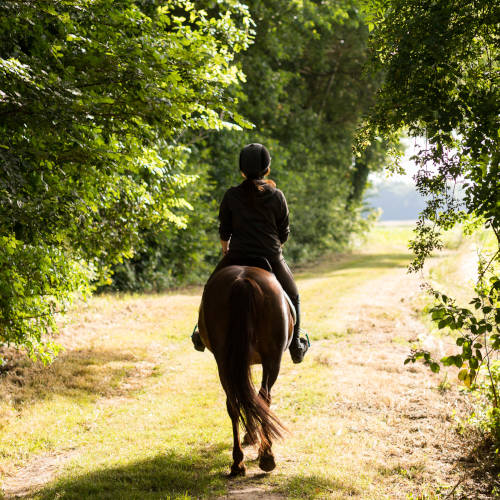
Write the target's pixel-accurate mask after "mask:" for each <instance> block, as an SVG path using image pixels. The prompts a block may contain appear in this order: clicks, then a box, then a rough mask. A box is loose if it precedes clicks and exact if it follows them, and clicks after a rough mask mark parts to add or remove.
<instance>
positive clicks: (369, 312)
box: [2, 267, 487, 500]
mask: <svg viewBox="0 0 500 500" xmlns="http://www.w3.org/2000/svg"><path fill="white" fill-rule="evenodd" d="M330 279H331V278H330ZM322 280H324V283H323V282H322ZM312 286H314V287H316V288H318V289H319V290H323V294H324V295H326V296H327V295H328V288H327V287H328V286H331V284H330V283H329V282H328V281H327V278H326V277H325V278H322V277H321V276H320V277H316V278H315V279H314V283H313V282H312V281H311V282H308V280H304V281H303V282H302V283H301V290H302V291H304V294H305V295H307V291H308V287H312ZM322 287H323V288H322ZM420 293H421V292H420V288H419V278H418V277H416V276H414V275H408V274H407V273H406V269H405V268H404V267H394V269H391V270H390V271H389V272H385V273H384V274H383V275H382V276H379V277H377V278H375V279H368V280H362V281H360V282H359V283H358V284H357V285H356V286H355V287H354V288H353V289H351V290H350V291H349V293H347V294H345V295H341V296H340V298H339V299H338V300H337V299H336V301H335V304H334V306H324V314H325V315H328V314H330V313H329V312H328V311H330V310H331V309H332V308H333V309H334V310H335V326H334V328H335V331H341V330H342V331H345V332H347V333H346V334H344V335H338V336H333V337H332V338H327V339H324V340H317V341H315V342H314V343H313V345H312V348H311V350H310V353H309V354H308V358H307V361H306V362H304V363H303V365H293V364H291V362H288V360H287V362H286V363H284V366H283V369H282V372H281V374H280V378H279V380H278V383H277V385H276V389H275V396H274V400H273V401H274V405H275V411H276V413H277V414H278V415H279V416H280V417H281V418H282V419H283V420H284V421H285V423H286V425H287V426H288V427H289V428H290V430H291V435H290V436H288V437H287V438H286V439H285V440H284V441H283V442H281V443H276V445H275V450H276V455H277V457H278V468H277V470H276V472H275V473H273V474H271V475H269V474H262V473H261V472H260V471H259V470H258V468H257V466H256V464H255V461H254V458H255V451H253V450H247V455H248V458H247V463H248V465H249V470H248V475H247V477H245V478H241V479H237V480H233V481H231V482H229V483H227V482H226V481H225V480H224V485H227V488H228V492H227V494H226V495H224V496H222V497H220V496H218V498H245V499H248V498H267V499H269V500H273V499H280V498H291V497H310V498H363V499H364V498H367V499H368V498H373V499H378V498H389V499H399V498H401V499H406V498H414V499H416V498H422V499H424V498H429V499H431V498H444V497H445V495H446V494H448V493H449V492H450V491H451V489H452V488H453V486H455V485H456V484H457V483H458V482H460V481H461V480H462V479H463V478H462V472H461V470H462V469H461V467H460V464H461V463H462V462H460V461H461V460H462V461H463V459H464V449H463V441H462V440H461V438H460V436H459V435H458V434H457V432H456V424H455V419H456V418H457V415H460V414H461V413H462V412H463V409H464V405H465V402H464V400H463V399H462V398H461V397H460V396H459V394H458V392H457V390H456V387H454V386H453V385H451V386H449V385H448V384H446V383H443V374H440V375H434V374H431V373H430V371H429V370H427V369H426V368H424V367H422V366H420V365H410V366H404V364H403V362H404V359H405V358H406V357H407V355H408V352H409V348H410V344H409V342H410V341H414V340H416V339H419V340H420V341H421V342H422V343H423V345H424V346H425V347H426V348H428V349H430V350H432V351H433V352H435V353H436V354H437V355H442V354H443V348H444V346H443V344H442V341H440V340H436V338H435V337H432V336H430V335H428V333H427V331H426V328H425V326H424V325H423V324H422V323H421V322H420V321H419V319H418V315H417V314H416V312H415V303H416V301H417V298H418V296H419V295H420ZM326 298H328V297H326ZM162 300H164V302H163V303H162V304H163V305H161V304H160V305H161V307H162V308H164V307H165V304H166V303H167V302H168V301H169V300H170V299H169V298H168V297H166V298H165V299H162ZM176 300H177V299H176ZM179 300H180V299H179ZM182 300H185V301H188V300H189V301H192V303H193V304H196V303H197V301H198V298H197V297H196V296H194V297H192V298H189V297H188V298H184V299H182ZM332 300H333V299H332ZM170 302H171V300H170ZM170 302H168V303H170ZM327 302H328V301H327ZM190 303H191V302H190ZM141 305H142V307H143V308H145V309H147V310H148V311H151V310H152V309H153V305H152V304H150V306H149V307H146V306H145V305H144V304H142V303H141ZM127 307H132V306H127ZM116 314H117V317H119V316H120V314H121V313H120V311H117V313H116ZM150 314H153V313H150ZM332 314H333V313H332ZM110 322H112V320H110ZM118 326H119V325H118ZM332 328H333V327H332ZM182 345H183V346H184V342H183V344H182ZM160 347H161V346H160ZM162 349H163V351H161V355H162V356H167V355H168V354H165V353H166V352H167V350H166V349H167V348H166V347H163V348H162ZM183 349H184V347H183ZM174 354H175V356H174ZM174 354H172V356H173V358H172V359H174V358H175V359H176V361H177V364H176V365H172V364H169V365H168V368H167V369H166V370H165V372H164V373H163V375H162V376H161V377H160V378H159V379H158V381H157V382H155V384H156V385H155V386H152V387H153V389H154V390H152V393H151V395H150V400H149V401H150V403H151V404H152V401H153V398H155V397H156V395H155V392H154V391H155V390H157V391H159V390H160V388H161V387H163V386H168V390H169V393H168V394H169V395H171V394H174V396H175V397H176V398H186V400H187V401H190V398H191V397H192V396H191V395H190V393H187V394H186V389H185V388H186V387H187V384H188V381H192V379H193V377H194V375H193V374H192V373H198V372H199V371H200V369H198V368H196V367H197V366H198V365H199V364H200V363H204V364H203V365H202V366H203V367H204V366H205V365H206V364H207V363H212V361H211V360H210V359H209V355H208V354H206V353H205V354H204V355H200V354H199V353H195V352H193V351H191V350H190V349H189V348H187V347H186V349H185V350H184V351H179V352H178V353H174ZM156 356H158V353H156ZM201 356H204V357H201ZM151 359H152V358H148V360H141V359H137V360H136V361H135V362H134V364H138V365H140V366H143V365H144V366H146V365H147V370H146V371H147V375H148V374H151V373H153V372H154V371H155V366H156V365H155V364H154V363H151ZM153 361H154V360H153ZM148 363H149V364H148ZM176 366H179V367H182V366H191V367H194V372H191V374H189V373H186V374H183V371H182V370H181V369H180V368H176ZM203 369H206V368H203ZM167 370H171V371H167ZM179 370H180V371H179ZM136 372H137V370H135V371H133V374H134V373H135V375H132V376H131V377H129V379H127V380H125V381H123V382H122V383H121V386H122V388H123V389H124V390H125V392H124V393H123V394H122V393H121V392H120V391H118V392H119V397H117V396H116V394H113V395H108V396H106V395H104V396H102V397H101V399H100V401H101V402H100V403H99V408H100V410H99V411H101V410H102V408H105V407H107V406H112V405H114V406H116V407H119V406H120V405H121V404H123V405H128V407H131V404H132V403H131V401H132V399H130V398H132V396H127V394H126V389H127V384H128V385H129V386H130V385H131V386H132V388H133V389H134V390H137V387H138V386H140V385H141V384H142V383H143V382H142V380H143V379H142V378H141V377H138V376H137V375H136ZM147 375H145V378H144V380H146V379H147ZM174 375H175V378H173V377H174ZM183 377H184V378H183ZM453 378H454V376H453V375H450V376H449V377H448V379H449V380H452V379H453ZM440 382H441V389H439V388H438V387H439V385H440ZM210 383H211V384H212V386H213V388H214V389H213V390H214V391H217V394H219V393H220V387H219V386H218V382H217V380H216V378H215V377H214V378H213V381H212V382H210ZM155 388H156V389H155ZM191 390H192V391H193V390H194V391H195V390H196V388H195V389H191ZM162 394H166V393H162ZM177 394H178V396H177ZM134 397H135V396H134ZM172 397H173V396H172ZM127 398H128V399H127ZM217 398H218V399H217V401H218V402H219V403H217V405H218V406H217V405H216V406H215V407H214V406H213V405H214V403H213V402H209V403H207V404H208V405H209V406H210V411H211V412H216V413H217V415H218V414H219V413H222V412H223V407H222V405H221V404H220V403H222V401H223V400H222V399H221V396H220V395H217ZM176 401H177V399H172V403H171V404H174V403H175V402H176ZM175 404H177V405H178V406H179V405H180V404H181V403H175ZM187 404H190V405H191V403H190V402H189V403H187ZM192 404H200V403H192ZM201 404H204V403H203V402H202V403H201ZM140 406H141V408H142V406H143V404H142V403H141V404H140ZM134 408H135V407H131V408H130V410H127V411H130V412H133V411H135V410H134ZM103 411H105V410H103ZM137 411H139V410H137ZM207 411H208V410H207ZM207 415H209V414H208V413H207ZM210 415H211V414H210ZM96 418H97V417H96ZM186 418H187V417H186ZM221 418H225V416H222V417H221ZM222 421H223V422H224V420H222ZM110 422H111V421H106V422H105V425H108V426H113V424H112V423H110ZM226 424H227V423H224V425H226ZM89 425H98V424H89ZM124 425H125V424H124ZM172 425H175V422H174V424H172ZM177 425H178V424H177ZM183 425H184V427H189V426H190V425H195V424H192V423H190V422H189V421H188V420H185V421H183ZM214 425H215V424H210V429H212V428H213V426H214ZM190 439H192V438H190ZM202 439H203V440H205V441H207V440H208V438H207V437H202ZM214 439H215V438H212V440H214ZM225 439H226V438H225ZM187 446H188V447H189V446H191V449H192V446H193V445H189V442H188V444H187ZM91 448H92V443H90V444H89V445H88V446H87V447H80V448H78V447H76V448H75V449H70V450H66V451H65V452H63V451H60V452H59V451H57V452H54V453H47V454H44V455H40V456H38V457H36V459H33V460H31V461H30V462H29V463H28V464H27V465H25V466H23V467H22V468H20V469H18V470H16V471H12V473H9V474H7V475H6V476H5V477H4V481H3V484H2V488H3V492H4V494H5V496H6V498H9V499H10V498H28V497H31V496H32V495H34V492H35V491H37V490H39V489H40V488H42V487H43V486H44V485H45V484H46V483H48V482H51V481H53V479H54V478H56V477H57V476H58V475H60V474H61V472H63V471H64V470H67V464H68V463H69V462H70V461H71V460H75V457H77V458H78V457H85V456H87V457H88V456H89V455H91V454H92V449H91ZM225 453H226V455H225V456H227V457H228V456H229V450H228V451H227V452H225ZM219 455H220V453H219V454H218V455H214V457H212V458H211V456H208V458H205V457H204V458H203V460H205V461H206V462H207V463H208V462H210V461H214V460H215V457H218V456H219ZM200 460H201V459H200ZM226 461H227V458H224V457H223V460H222V464H223V465H222V467H223V468H224V469H225V467H226ZM179 463H180V462H179ZM167 465H169V464H166V465H165V466H167ZM176 467H178V466H177V465H176ZM182 467H184V465H182ZM65 468H66V469H65ZM96 477H98V478H99V476H96ZM206 479H207V491H209V489H210V487H211V486H210V485H212V483H214V484H215V483H217V481H218V482H219V483H220V481H221V480H220V476H217V477H215V476H213V475H212V476H206ZM217 484H218V483H217ZM164 486H165V487H167V494H168V492H169V491H170V490H168V485H164ZM117 487H118V486H117ZM473 487H474V486H473V485H468V484H467V482H466V481H462V482H461V483H460V485H459V487H458V488H457V489H456V490H455V492H456V493H457V494H458V492H459V491H460V490H462V491H474V490H471V489H472V488H473ZM193 488H194V487H193ZM200 488H201V487H200ZM75 491H77V490H75ZM124 491H125V490H124ZM155 491H156V490H155ZM184 491H187V492H188V493H189V492H190V489H189V484H188V483H186V486H185V488H184ZM196 491H201V490H196ZM203 491H205V490H203ZM60 494H62V497H64V489H63V490H62V493H57V492H56V493H55V495H54V498H55V497H56V496H57V495H60ZM441 494H442V495H443V497H441V496H439V495H441ZM117 495H118V496H116V498H119V497H120V498H121V496H120V493H117ZM158 495H159V496H158V497H154V498H164V494H161V491H160V492H159V493H158ZM162 495H163V496H162ZM412 495H413V496H412ZM426 495H427V496H426ZM475 495H476V496H473V497H471V498H487V497H486V496H481V493H480V491H479V490H476V491H475ZM167 496H168V497H169V498H170V495H169V494H168V495H167ZM206 496H208V497H210V496H213V495H210V494H209V493H207V495H206ZM199 497H205V495H203V494H202V495H200V494H196V493H194V494H193V496H192V497H189V498H199ZM37 498H38V497H37ZM40 498H42V497H40ZM43 498H52V497H51V496H50V495H49V496H48V497H47V496H45V497H43ZM70 498H77V496H70ZM92 498H98V497H95V496H94V497H92ZM106 498H111V497H106ZM124 498H125V497H124ZM127 498H129V497H128V496H127ZM130 498H140V496H130ZM151 498H153V497H151ZM173 498H174V497H173ZM175 498H176V497H175ZM182 498H185V497H182ZM450 498H454V497H453V496H450ZM456 498H460V496H457V497H456Z"/></svg>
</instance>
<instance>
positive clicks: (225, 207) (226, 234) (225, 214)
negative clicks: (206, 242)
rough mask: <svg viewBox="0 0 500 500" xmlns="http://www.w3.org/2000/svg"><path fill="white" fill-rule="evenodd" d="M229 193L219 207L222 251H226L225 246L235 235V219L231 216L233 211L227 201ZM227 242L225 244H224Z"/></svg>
mask: <svg viewBox="0 0 500 500" xmlns="http://www.w3.org/2000/svg"><path fill="white" fill-rule="evenodd" d="M227 197H228V195H227V192H226V194H225V195H224V198H222V201H221V204H220V207H219V222H220V224H219V235H220V239H221V242H222V250H223V251H224V248H225V247H224V244H225V245H226V249H227V244H228V241H229V238H231V234H232V233H233V217H232V214H231V209H230V208H229V203H228V199H227ZM224 242H225V243H224Z"/></svg>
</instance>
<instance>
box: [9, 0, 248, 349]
mask: <svg viewBox="0 0 500 500" xmlns="http://www.w3.org/2000/svg"><path fill="white" fill-rule="evenodd" d="M219 4H220V7H221V9H222V8H225V9H224V10H225V13H224V15H221V16H217V17H210V16H209V15H208V13H207V12H206V11H203V10H202V9H197V8H196V7H195V5H194V4H193V3H192V2H190V1H187V0H172V1H170V2H167V3H165V2H159V1H150V0H142V1H141V0H139V1H132V0H119V1H111V0H94V1H90V0H71V1H65V2H60V1H57V0H40V1H31V0H20V1H15V2H3V3H2V4H1V5H0V54H1V58H0V116H1V120H0V171H1V175H0V343H2V344H5V343H7V344H10V343H12V344H14V345H22V346H24V347H26V348H27V349H28V351H29V352H30V353H31V354H32V355H35V354H37V353H38V354H39V355H40V356H42V357H44V356H45V357H47V356H50V353H51V349H52V347H51V346H50V344H46V347H47V348H46V349H44V345H43V342H42V334H43V333H46V332H50V331H51V330H53V329H54V328H55V314H56V313H57V312H59V311H61V310H63V309H64V308H65V305H66V304H67V302H68V301H70V300H71V298H72V296H73V295H74V294H75V293H83V292H85V291H87V292H88V290H89V283H90V282H91V281H92V280H100V281H101V282H102V281H103V280H104V279H105V278H106V276H107V274H108V272H109V269H110V266H112V265H114V264H116V263H117V262H120V261H122V260H123V258H125V257H130V256H132V254H133V253H134V251H135V249H136V248H137V247H138V246H139V245H140V244H141V240H142V238H143V235H144V231H146V230H147V228H150V227H152V226H154V227H157V228H167V227H172V226H177V227H182V225H183V224H184V223H185V221H184V219H183V217H182V216H181V215H179V210H181V209H183V208H186V207H189V204H188V203H187V202H186V201H185V200H184V199H183V198H182V197H180V196H179V193H180V191H181V190H182V189H184V188H185V186H186V185H187V184H188V183H189V182H191V181H192V180H193V176H189V175H186V174H185V173H183V168H184V164H185V160H186V147H187V145H186V143H185V142H183V137H184V135H185V134H186V132H187V131H193V130H209V129H223V128H234V127H238V126H239V125H245V121H244V120H243V119H242V118H241V117H240V115H238V113H237V112H235V105H234V102H233V100H232V99H231V97H230V96H229V95H228V94H227V93H226V88H227V87H228V86H229V85H231V84H233V83H235V82H237V81H238V80H239V79H240V78H242V75H241V72H240V71H239V70H238V68H237V67H236V65H235V64H234V57H235V54H236V53H237V52H238V51H240V50H242V49H244V48H246V46H247V45H248V43H249V42H250V40H251V30H250V24H249V22H250V21H249V17H248V12H247V9H246V7H245V6H244V5H242V4H240V3H239V2H237V1H235V0H227V1H224V2H219ZM222 117H224V120H223V119H222ZM237 124H239V125H237Z"/></svg>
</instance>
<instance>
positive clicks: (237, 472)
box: [228, 465, 247, 477]
mask: <svg viewBox="0 0 500 500" xmlns="http://www.w3.org/2000/svg"><path fill="white" fill-rule="evenodd" d="M246 473H247V469H246V467H245V466H244V465H233V466H232V467H231V472H230V473H229V476H228V477H237V476H244V475H245V474H246Z"/></svg>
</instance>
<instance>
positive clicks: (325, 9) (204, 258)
mask: <svg viewBox="0 0 500 500" xmlns="http://www.w3.org/2000/svg"><path fill="white" fill-rule="evenodd" d="M247 3H248V7H249V11H250V14H251V16H252V19H253V22H254V23H255V41H254V43H253V44H252V45H251V46H250V47H249V49H248V50H247V51H244V52H240V53H239V54H238V56H237V62H238V64H239V66H240V68H241V70H242V72H243V73H244V74H245V80H244V81H243V82H241V83H239V84H236V85H233V86H231V88H230V89H229V91H230V93H231V95H232V98H233V99H234V100H235V101H238V104H237V109H238V112H239V113H240V114H241V115H242V116H244V117H245V118H246V119H247V120H248V121H250V122H251V123H252V124H253V125H254V127H253V128H252V129H251V130H249V129H246V130H243V131H241V130H224V131H213V132H204V133H194V134H191V139H190V140H191V141H192V145H191V151H192V153H191V157H190V160H189V164H190V167H189V168H190V169H191V171H192V172H193V173H199V172H208V177H204V178H205V179H206V182H204V183H203V184H192V185H190V186H187V190H188V191H189V193H188V196H189V199H190V200H193V205H194V206H195V210H194V211H193V212H192V216H194V217H192V216H190V221H191V222H190V223H189V224H188V226H187V228H186V229H183V230H181V231H179V232H176V234H175V235H172V234H171V233H169V234H167V233H161V234H160V233H157V232H154V231H153V233H154V234H150V239H151V241H153V242H154V244H153V245H152V247H151V248H149V247H148V248H144V250H143V252H142V253H141V254H138V255H137V256H136V258H135V259H134V260H133V261H129V262H127V263H125V264H124V265H120V266H118V269H117V273H116V274H115V277H116V280H115V286H120V287H122V288H123V287H126V288H128V289H130V288H131V287H136V286H138V287H140V288H144V287H146V288H149V287H153V288H154V287H157V288H159V287H161V286H162V284H164V276H169V279H170V280H171V281H174V282H175V279H176V277H177V278H178V279H180V280H183V279H193V280H196V279H197V280H198V281H202V280H203V278H205V277H206V276H207V274H208V272H210V270H211V269H213V266H214V264H215V261H216V260H217V258H219V256H220V250H219V246H218V238H217V219H216V214H217V208H218V207H217V206H218V202H220V200H221V199H222V195H223V193H224V191H225V190H226V189H227V188H228V187H229V186H231V185H235V184H237V183H238V182H239V181H240V179H241V177H239V174H238V154H239V151H240V149H241V147H242V146H244V145H245V144H247V143H249V142H262V143H263V144H265V145H266V146H267V147H268V148H269V149H270V150H271V155H272V163H271V178H272V179H274V180H275V181H276V182H277V185H278V187H279V188H280V189H282V190H283V191H284V193H285V195H286V197H287V200H288V203H289V206H290V211H291V225H292V234H291V237H290V239H289V241H288V242H287V244H286V245H285V248H284V251H285V252H286V256H287V258H288V259H289V260H290V261H292V262H301V261H305V260H311V259H314V258H315V257H317V256H318V255H320V254H321V253H324V252H325V251H328V250H340V249H343V248H345V246H346V244H347V243H348V241H349V238H350V236H351V235H352V234H353V232H355V231H359V230H360V229H361V228H362V227H364V225H365V224H366V221H365V220H364V219H363V218H362V217H361V212H362V210H363V204H362V195H363V191H364V188H365V185H366V180H367V176H368V172H369V171H370V170H374V169H380V168H381V167H382V164H383V159H384V157H385V149H386V148H385V145H384V144H383V143H382V142H380V143H374V144H373V146H372V147H371V148H370V150H369V151H367V152H366V153H365V154H364V155H363V156H362V157H359V158H355V157H354V156H353V152H352V145H353V140H354V136H355V132H356V128H357V127H358V126H359V124H360V121H361V118H362V116H363V113H366V111H367V109H368V108H369V106H370V105H371V104H372V103H373V97H374V94H375V91H376V89H377V88H378V85H379V83H380V78H372V77H371V76H368V77H364V76H363V68H364V65H365V63H366V61H367V58H368V51H367V39H368V29H367V27H366V25H365V23H364V19H363V16H362V15H361V14H360V12H359V9H358V2H357V1H353V0H349V1H345V2H339V1H332V0H329V1H326V2H316V1H304V2H296V1H293V2H290V1H288V0H272V1H266V2H261V1H253V0H251V1H249V2H247ZM202 4H203V5H205V7H206V8H207V9H210V8H214V7H213V2H211V1H208V0H207V1H206V2H202ZM202 175H205V174H202ZM174 248H175V251H174ZM179 254H180V255H182V256H183V257H184V260H183V261H182V262H180V261H179V258H178V255H179ZM186 263H191V265H190V266H189V265H188V266H186ZM186 267H187V268H188V269H187V274H186ZM151 278H152V279H151Z"/></svg>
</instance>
